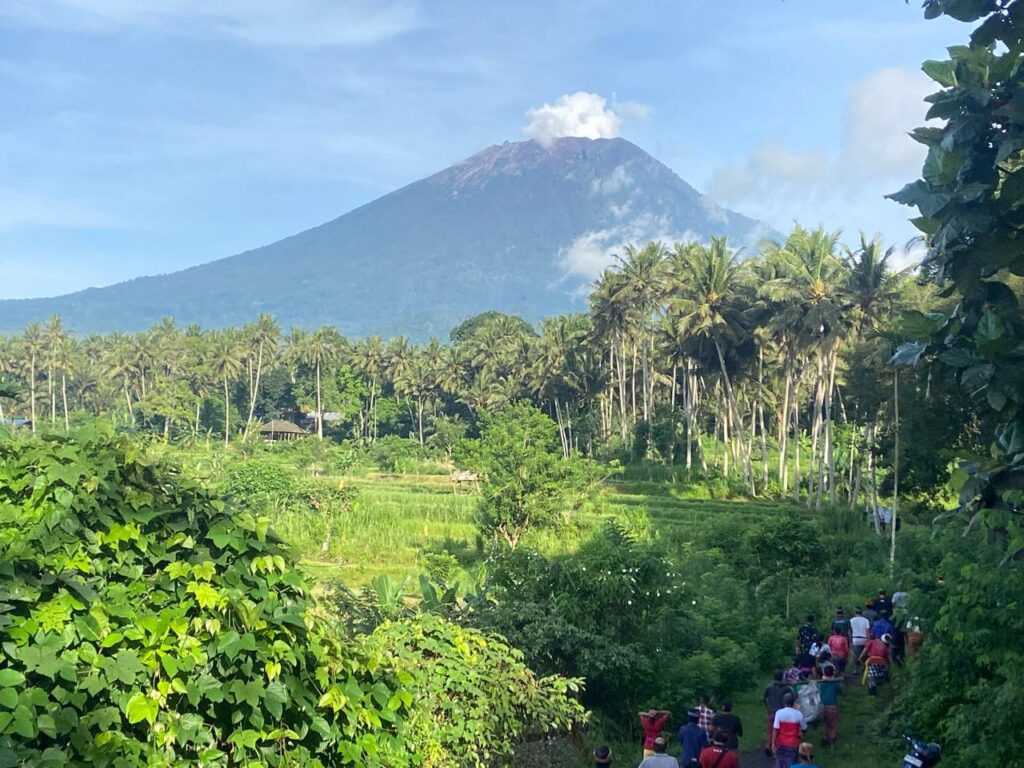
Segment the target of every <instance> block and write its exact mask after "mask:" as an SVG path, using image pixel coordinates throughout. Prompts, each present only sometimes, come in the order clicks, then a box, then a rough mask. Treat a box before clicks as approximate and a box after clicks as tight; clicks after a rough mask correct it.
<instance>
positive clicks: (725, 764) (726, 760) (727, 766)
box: [700, 733, 740, 768]
mask: <svg viewBox="0 0 1024 768" xmlns="http://www.w3.org/2000/svg"><path fill="white" fill-rule="evenodd" d="M725 742H726V735H725V734H724V733H716V734H715V736H714V738H713V739H712V743H711V744H710V745H709V746H707V747H704V749H702V750H701V753H700V768H740V759H739V758H738V757H736V753H735V752H733V751H732V750H731V749H729V747H728V745H727V744H726V743H725Z"/></svg>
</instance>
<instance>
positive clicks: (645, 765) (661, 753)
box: [638, 736, 679, 768]
mask: <svg viewBox="0 0 1024 768" xmlns="http://www.w3.org/2000/svg"><path fill="white" fill-rule="evenodd" d="M667 751H668V742H667V741H665V737H664V736H656V737H655V738H654V741H653V742H652V743H651V754H649V755H647V757H645V758H644V759H643V760H641V761H640V765H639V766H638V768H679V766H678V765H677V764H676V759H675V758H674V757H672V756H671V755H668V754H666V752H667Z"/></svg>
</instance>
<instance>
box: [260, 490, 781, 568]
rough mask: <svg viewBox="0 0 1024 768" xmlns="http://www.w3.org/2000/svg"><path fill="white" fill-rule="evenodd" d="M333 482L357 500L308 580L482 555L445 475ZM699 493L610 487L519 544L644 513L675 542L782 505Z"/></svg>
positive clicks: (557, 544)
mask: <svg viewBox="0 0 1024 768" xmlns="http://www.w3.org/2000/svg"><path fill="white" fill-rule="evenodd" d="M339 482H342V483H345V484H347V485H350V486H352V487H354V488H355V489H357V491H358V496H357V501H356V503H355V505H354V507H353V509H352V510H351V511H350V512H349V513H347V514H346V515H345V516H343V517H342V518H340V519H338V520H337V521H335V522H334V524H333V526H332V534H331V537H332V538H331V541H332V545H331V547H330V549H329V551H328V553H326V555H324V554H320V555H315V556H307V557H306V558H305V560H304V564H305V566H306V567H307V568H308V569H309V570H310V571H311V572H312V573H314V574H315V575H317V576H319V577H337V578H340V579H342V580H343V581H345V582H346V583H347V584H349V585H357V586H358V585H362V584H365V583H367V582H368V581H370V580H371V579H373V578H374V577H375V576H378V575H381V574H384V575H387V576H390V577H392V578H402V577H405V576H413V575H416V574H418V573H420V572H422V570H423V568H422V565H421V562H420V553H421V552H441V551H446V552H450V553H452V554H454V555H455V556H456V557H458V559H459V561H460V562H461V563H463V564H464V565H466V566H469V567H471V566H472V564H473V563H474V562H475V561H477V560H478V559H480V558H481V557H482V555H483V542H482V541H480V540H479V539H478V537H477V533H476V528H475V526H474V524H473V512H474V508H475V505H476V496H475V495H473V494H472V493H470V492H469V491H467V490H462V491H460V492H459V493H458V494H456V493H455V492H454V490H453V487H452V484H451V482H450V481H449V479H448V478H447V477H446V476H439V475H397V474H383V473H372V474H360V475H351V476H345V477H342V478H339ZM700 495H701V494H700V490H699V489H687V488H686V487H684V486H679V485H674V484H668V483H657V482H609V483H606V484H605V486H604V487H603V489H602V490H601V492H600V494H599V497H598V499H597V502H596V503H595V504H594V505H593V508H592V509H588V510H587V511H584V512H581V513H579V514H578V515H577V516H576V517H575V518H574V519H573V520H572V521H571V524H570V525H567V526H564V527H562V528H560V529H558V530H557V531H537V532H534V533H531V534H530V535H529V537H528V539H527V540H526V543H527V544H528V545H529V546H531V547H533V548H535V549H537V550H538V551H540V552H543V553H544V554H548V555H557V554H563V553H568V552H572V551H574V550H575V549H576V548H577V547H578V546H579V544H580V543H581V542H582V541H584V540H585V539H586V538H587V537H588V535H589V534H590V533H591V532H592V531H593V530H594V529H595V528H597V527H599V526H600V525H601V524H602V522H603V521H604V520H607V519H609V518H611V517H613V516H616V515H622V514H643V515H646V517H647V519H648V520H649V521H650V524H651V527H652V529H653V530H654V531H655V532H658V533H660V534H661V535H664V536H667V537H670V538H671V539H672V540H673V541H676V540H678V541H680V542H681V543H682V542H685V541H686V539H687V538H688V537H687V535H686V534H687V531H688V530H693V529H695V528H697V527H699V526H701V525H702V524H703V523H704V522H705V521H706V520H707V519H708V517H709V516H717V515H728V516H729V517H730V519H733V520H737V521H738V520H750V521H753V520H756V519H757V518H759V517H762V516H764V515H770V514H772V513H774V512H777V511H778V510H780V509H784V508H787V507H788V506H789V505H788V503H786V502H778V501H765V500H756V499H755V500H751V499H737V500H717V499H708V498H700V497H699V496H700ZM695 496H697V497H696V498H695ZM282 522H285V521H282ZM323 526H324V521H322V520H318V519H316V518H310V517H309V516H303V518H302V519H298V518H296V519H294V520H288V521H287V524H284V525H279V529H281V531H282V533H283V534H284V535H286V537H287V538H289V539H291V540H293V541H319V540H321V539H322V538H323V533H322V530H323ZM307 555H308V549H307Z"/></svg>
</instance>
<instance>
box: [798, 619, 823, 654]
mask: <svg viewBox="0 0 1024 768" xmlns="http://www.w3.org/2000/svg"><path fill="white" fill-rule="evenodd" d="M817 640H818V630H817V628H816V627H815V626H814V617H813V616H811V615H808V616H807V621H805V622H804V623H803V624H801V625H800V629H798V630H797V631H796V652H797V653H810V652H811V646H812V645H814V643H815V642H817Z"/></svg>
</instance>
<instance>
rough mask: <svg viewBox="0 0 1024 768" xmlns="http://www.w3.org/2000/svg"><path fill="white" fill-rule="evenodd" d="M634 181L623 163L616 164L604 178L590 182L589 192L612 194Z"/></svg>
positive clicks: (628, 187) (626, 187)
mask: <svg viewBox="0 0 1024 768" xmlns="http://www.w3.org/2000/svg"><path fill="white" fill-rule="evenodd" d="M634 183H635V182H634V181H633V177H632V175H630V173H629V169H628V168H626V166H624V165H617V166H615V169H614V170H613V171H612V172H611V174H609V175H608V176H607V177H606V178H603V179H594V180H593V181H592V182H590V192H591V194H594V195H614V194H615V193H616V192H622V191H624V190H627V189H630V188H631V187H632V186H633V185H634Z"/></svg>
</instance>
